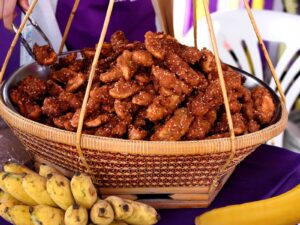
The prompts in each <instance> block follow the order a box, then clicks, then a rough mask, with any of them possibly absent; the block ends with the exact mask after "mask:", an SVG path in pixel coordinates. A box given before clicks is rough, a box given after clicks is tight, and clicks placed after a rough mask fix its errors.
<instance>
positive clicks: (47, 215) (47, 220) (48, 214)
mask: <svg viewBox="0 0 300 225" xmlns="http://www.w3.org/2000/svg"><path fill="white" fill-rule="evenodd" d="M29 213H30V216H31V220H32V222H33V224H34V225H41V224H42V225H64V214H65V213H64V211H63V210H61V209H58V208H54V207H51V206H46V205H37V206H34V207H30V209H29Z"/></svg>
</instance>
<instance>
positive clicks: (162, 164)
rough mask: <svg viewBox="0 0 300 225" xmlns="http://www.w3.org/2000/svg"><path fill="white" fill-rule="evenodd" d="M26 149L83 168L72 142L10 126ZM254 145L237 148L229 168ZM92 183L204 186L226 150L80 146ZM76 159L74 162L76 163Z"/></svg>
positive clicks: (114, 185) (127, 185)
mask: <svg viewBox="0 0 300 225" xmlns="http://www.w3.org/2000/svg"><path fill="white" fill-rule="evenodd" d="M13 130H14V132H15V134H16V135H17V136H18V138H19V139H20V140H21V141H22V143H23V144H24V145H25V146H26V148H27V150H28V151H30V152H31V153H32V154H34V155H38V156H40V157H42V158H44V159H46V160H47V161H49V162H51V163H54V164H58V165H60V166H61V167H64V168H65V169H68V170H73V171H83V169H84V166H83V165H81V164H80V163H79V157H78V155H77V152H76V148H75V147H74V146H67V145H64V144H59V143H55V142H52V141H49V140H45V139H41V138H38V137H35V136H33V135H30V134H27V133H24V132H22V131H20V130H18V129H13ZM255 148H256V146H251V147H248V148H244V149H239V150H238V151H237V152H236V154H235V156H234V160H233V161H232V162H231V164H230V165H229V166H228V168H227V170H229V169H231V168H232V167H234V166H235V165H236V163H237V162H240V161H241V160H242V159H243V158H244V157H245V156H247V155H248V154H250V153H251V152H252V151H254V150H255ZM83 152H84V155H85V157H86V160H87V162H88V164H89V165H90V167H91V169H92V171H93V173H94V177H95V178H96V183H97V184H98V185H101V187H113V188H124V187H126V188H133V187H191V186H199V185H200V186H207V185H209V184H210V183H211V182H212V179H213V178H214V177H215V176H216V175H217V173H218V171H219V168H220V167H221V166H222V165H224V164H225V162H226V160H227V159H228V157H229V156H230V152H229V151H228V152H224V153H221V154H219V153H218V154H216V153H215V154H205V155H203V154H200V155H177V156H161V155H141V154H122V153H112V152H102V151H101V150H100V149H99V151H94V150H88V149H83ZM76 162H77V163H76Z"/></svg>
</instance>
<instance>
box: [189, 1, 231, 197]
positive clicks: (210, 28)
mask: <svg viewBox="0 0 300 225" xmlns="http://www.w3.org/2000/svg"><path fill="white" fill-rule="evenodd" d="M202 2H203V6H204V11H205V16H206V22H207V25H208V31H209V34H210V40H211V43H212V47H213V52H214V55H215V61H216V65H217V70H218V75H219V80H220V85H221V90H222V96H223V99H224V105H225V111H226V118H227V121H228V126H229V132H230V143H231V153H230V156H229V158H228V159H227V160H226V162H225V164H224V165H223V166H222V167H221V168H220V170H219V172H218V174H217V175H216V177H215V178H214V180H213V182H212V184H211V186H210V189H209V191H210V192H211V191H213V190H214V189H215V188H216V187H217V186H218V182H219V180H220V179H219V178H220V177H221V175H222V174H223V172H224V171H225V169H226V168H227V166H228V165H229V163H230V162H231V161H232V159H233V157H234V154H235V152H236V146H235V134H234V130H233V122H232V117H231V112H230V106H229V100H228V95H227V91H226V86H225V80H224V76H223V71H222V66H221V61H220V58H219V53H218V46H217V41H216V37H215V33H214V28H213V25H212V20H211V16H210V12H209V9H208V3H207V0H202ZM194 19H195V17H194ZM194 24H197V21H195V20H194Z"/></svg>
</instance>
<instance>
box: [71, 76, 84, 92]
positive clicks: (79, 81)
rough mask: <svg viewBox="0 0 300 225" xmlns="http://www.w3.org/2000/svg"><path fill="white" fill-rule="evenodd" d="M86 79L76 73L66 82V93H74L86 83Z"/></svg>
mask: <svg viewBox="0 0 300 225" xmlns="http://www.w3.org/2000/svg"><path fill="white" fill-rule="evenodd" d="M86 80H87V77H86V75H85V74H83V73H77V74H76V75H75V76H73V77H72V78H71V79H69V80H68V82H67V85H66V91H67V92H75V91H77V90H78V89H79V88H81V87H82V86H83V85H84V83H85V82H86Z"/></svg>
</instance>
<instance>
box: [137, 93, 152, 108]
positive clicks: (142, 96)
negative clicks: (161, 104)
mask: <svg viewBox="0 0 300 225" xmlns="http://www.w3.org/2000/svg"><path fill="white" fill-rule="evenodd" d="M154 97H155V95H154V94H153V93H151V92H146V91H140V92H139V93H138V94H136V95H135V96H133V97H132V103H133V104H136V105H140V106H149V105H150V104H151V103H152V102H153V99H154Z"/></svg>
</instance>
